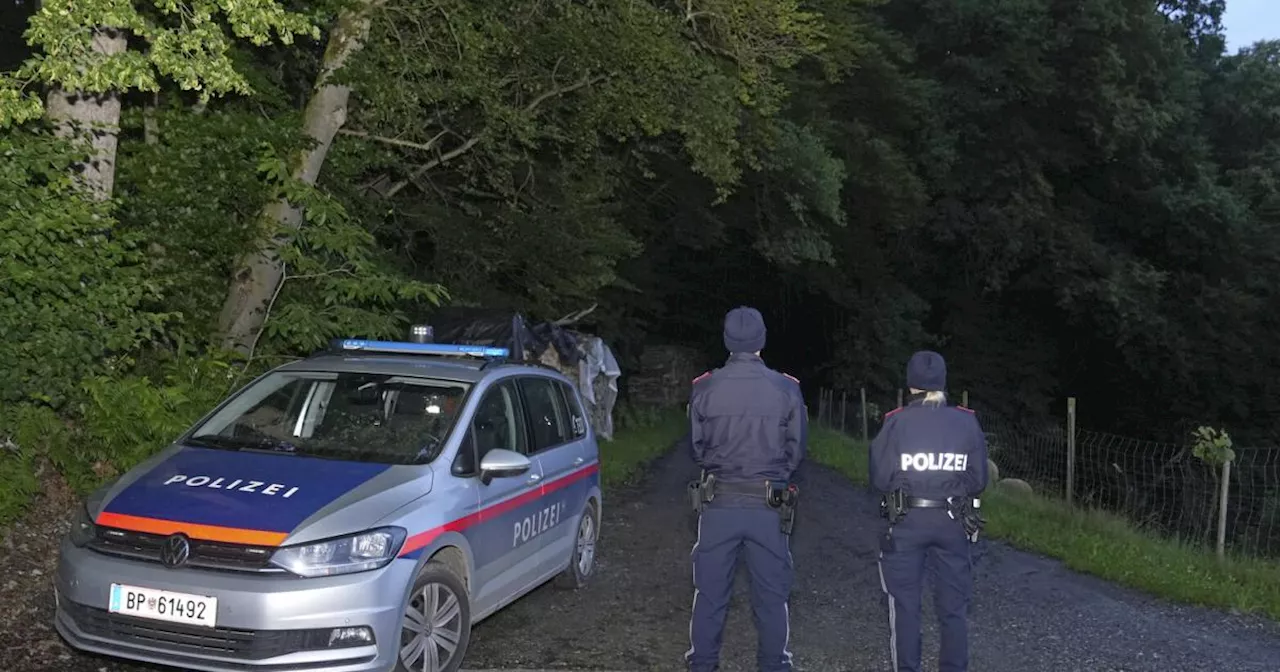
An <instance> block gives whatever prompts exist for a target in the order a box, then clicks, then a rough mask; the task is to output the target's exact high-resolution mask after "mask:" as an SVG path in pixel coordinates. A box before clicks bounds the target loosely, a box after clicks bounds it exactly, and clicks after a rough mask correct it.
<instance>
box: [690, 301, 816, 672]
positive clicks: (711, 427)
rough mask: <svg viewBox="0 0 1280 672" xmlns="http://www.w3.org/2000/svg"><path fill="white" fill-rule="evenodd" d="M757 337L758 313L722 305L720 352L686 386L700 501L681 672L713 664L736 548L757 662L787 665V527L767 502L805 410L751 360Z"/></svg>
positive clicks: (761, 336) (760, 345) (784, 382)
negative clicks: (721, 356)
mask: <svg viewBox="0 0 1280 672" xmlns="http://www.w3.org/2000/svg"><path fill="white" fill-rule="evenodd" d="M764 344H765V325H764V318H763V317H761V316H760V312H759V311H757V310H756V309H754V308H748V307H745V306H744V307H740V308H735V309H733V310H731V311H729V313H728V314H727V315H726V316H725V320H724V345H725V348H726V349H727V350H728V351H729V353H730V354H729V359H728V361H727V362H726V363H725V365H724V366H723V367H721V368H719V369H715V370H713V371H708V372H706V373H704V374H702V375H701V376H698V377H697V378H695V379H694V381H693V389H692V392H691V393H690V398H689V418H690V425H691V435H690V443H691V446H692V451H693V459H694V461H695V462H697V464H698V466H700V467H702V470H703V474H704V478H703V480H702V483H703V484H704V490H706V491H708V492H706V493H704V494H706V495H707V496H709V498H710V501H707V500H706V499H703V500H702V501H704V502H705V504H704V505H703V506H702V507H700V514H699V517H698V540H697V542H696V543H695V544H694V546H693V586H694V593H693V616H692V619H691V621H690V623H689V639H690V648H689V651H688V652H687V653H685V661H686V663H687V664H688V669H689V670H690V672H714V671H715V670H718V669H719V661H720V642H721V633H722V632H723V630H724V621H725V616H726V614H727V613H728V608H729V598H730V597H731V595H732V593H733V579H734V570H735V566H736V563H737V560H738V554H739V552H745V554H746V561H747V567H748V569H749V570H750V575H751V606H752V611H753V612H754V614H755V625H756V634H757V641H758V648H757V652H756V658H757V662H758V665H759V669H760V670H761V672H781V671H783V670H790V669H791V652H790V651H789V650H788V649H787V644H788V641H789V639H790V632H791V629H790V623H789V619H788V616H789V614H788V607H787V602H788V598H789V597H790V594H791V583H792V577H793V573H794V572H793V566H792V562H791V547H790V540H789V536H788V535H789V534H790V528H789V525H788V524H787V523H786V522H785V521H786V520H787V518H786V515H785V513H783V514H780V511H779V510H778V508H779V507H777V502H778V500H777V499H775V501H774V502H773V504H771V503H770V501H769V500H770V498H771V495H774V496H777V497H779V498H780V497H783V496H784V495H783V493H787V492H790V493H791V494H792V495H794V494H795V489H794V486H790V484H791V482H792V481H791V479H792V475H793V474H794V473H795V471H796V469H797V467H799V465H800V462H801V461H802V460H803V459H804V454H805V443H804V441H805V437H806V423H807V422H808V415H807V412H806V410H805V405H804V398H803V397H802V396H801V394H800V385H799V381H797V380H796V379H795V378H792V377H791V376H788V375H786V374H783V373H779V372H777V371H774V370H773V369H770V368H769V367H767V366H765V364H764V361H763V360H762V359H760V351H761V350H762V349H764ZM708 476H709V477H710V478H708ZM789 486H790V487H789ZM792 501H794V500H792ZM786 510H787V509H785V508H784V509H783V511H786Z"/></svg>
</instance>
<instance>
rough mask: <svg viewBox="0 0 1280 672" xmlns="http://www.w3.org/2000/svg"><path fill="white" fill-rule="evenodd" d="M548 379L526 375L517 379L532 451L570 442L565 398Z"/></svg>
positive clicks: (554, 382) (552, 381)
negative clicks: (529, 432)
mask: <svg viewBox="0 0 1280 672" xmlns="http://www.w3.org/2000/svg"><path fill="white" fill-rule="evenodd" d="M556 382H557V381H555V380H552V379H550V378H536V377H528V378H522V379H521V380H520V387H521V388H523V389H524V398H525V402H526V404H527V407H526V410H527V411H528V413H529V422H530V423H532V425H531V426H530V429H532V430H533V432H532V433H533V450H534V451H535V452H536V451H539V450H544V449H546V448H551V447H553V446H558V445H560V444H562V443H565V442H567V441H569V432H568V431H567V425H568V422H567V417H566V416H567V413H565V408H564V397H563V396H562V395H561V394H560V390H558V389H556Z"/></svg>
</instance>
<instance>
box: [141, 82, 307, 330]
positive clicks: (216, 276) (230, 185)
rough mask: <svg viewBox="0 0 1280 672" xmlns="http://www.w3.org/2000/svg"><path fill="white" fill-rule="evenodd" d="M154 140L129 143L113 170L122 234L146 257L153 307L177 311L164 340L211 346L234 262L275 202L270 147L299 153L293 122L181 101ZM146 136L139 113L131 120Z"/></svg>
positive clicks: (159, 124)
mask: <svg viewBox="0 0 1280 672" xmlns="http://www.w3.org/2000/svg"><path fill="white" fill-rule="evenodd" d="M152 120H153V122H154V126H153V128H152V131H151V132H152V133H153V136H152V140H153V141H152V142H125V143H123V144H122V146H121V150H120V154H119V164H118V168H117V175H118V177H117V185H118V187H117V189H116V196H117V199H118V201H119V207H118V208H117V211H116V212H117V218H118V220H119V226H120V228H121V230H123V231H127V232H128V233H129V235H130V236H132V237H133V238H134V239H136V240H138V242H139V245H140V247H141V249H142V250H145V252H146V272H147V277H148V278H149V279H150V280H151V282H153V283H154V284H155V286H156V288H157V291H158V292H159V297H153V299H152V300H153V302H154V303H155V305H158V306H162V307H163V308H164V309H166V311H167V312H170V313H174V314H175V316H174V320H173V321H171V322H170V323H169V325H168V330H167V331H168V335H169V337H170V338H173V337H174V336H175V335H181V336H182V337H183V338H185V339H186V340H187V341H188V342H191V343H204V342H209V340H210V339H211V337H212V336H213V332H214V329H215V327H216V322H217V317H218V310H219V308H220V306H221V302H222V300H223V298H224V297H225V296H226V287H227V280H228V278H229V277H230V274H231V269H232V262H233V261H234V260H235V259H236V257H237V255H239V254H240V252H241V251H242V250H244V249H246V248H247V247H248V246H249V245H251V244H252V242H253V236H254V235H256V233H257V230H258V221H259V220H258V218H259V216H260V215H261V212H262V204H263V203H266V202H267V201H268V200H269V199H270V198H272V197H273V196H274V195H275V191H274V190H273V188H272V184H270V183H268V182H267V181H265V180H263V179H262V176H261V175H260V174H259V173H258V172H257V167H258V164H259V162H260V160H261V157H262V151H263V150H262V147H263V144H264V143H270V144H271V145H272V146H274V147H289V146H296V145H298V144H299V141H298V140H297V137H296V135H297V134H296V132H295V131H294V130H293V129H291V127H290V125H289V123H288V121H289V120H290V118H286V119H284V120H279V119H267V118H265V117H263V116H262V115H261V114H259V113H257V112H250V111H247V110H246V111H241V110H238V109H234V108H232V109H218V110H209V111H207V112H206V113H204V114H201V115H193V114H191V112H190V111H189V110H187V109H185V108H183V107H181V106H178V105H176V104H169V105H165V106H163V107H161V108H160V109H157V110H155V111H154V113H153V114H152ZM124 121H125V123H124V128H125V130H126V132H127V133H130V134H132V133H140V132H141V131H142V129H143V119H142V114H140V113H136V114H135V113H131V114H128V115H126V117H125V120H124Z"/></svg>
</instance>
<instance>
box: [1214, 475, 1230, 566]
mask: <svg viewBox="0 0 1280 672" xmlns="http://www.w3.org/2000/svg"><path fill="white" fill-rule="evenodd" d="M1230 488H1231V460H1227V461H1226V462H1223V463H1222V489H1221V491H1220V492H1221V494H1220V497H1219V501H1218V548H1217V551H1218V559H1219V560H1224V559H1225V558H1226V555H1227V491H1228V490H1229V489H1230Z"/></svg>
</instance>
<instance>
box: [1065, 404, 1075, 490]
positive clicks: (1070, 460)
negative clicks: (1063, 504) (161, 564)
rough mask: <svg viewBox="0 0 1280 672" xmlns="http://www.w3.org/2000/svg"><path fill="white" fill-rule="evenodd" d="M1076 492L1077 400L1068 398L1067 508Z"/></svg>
mask: <svg viewBox="0 0 1280 672" xmlns="http://www.w3.org/2000/svg"><path fill="white" fill-rule="evenodd" d="M1075 490H1076V398H1075V397H1067V506H1071V503H1072V500H1073V499H1074V497H1075Z"/></svg>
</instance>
